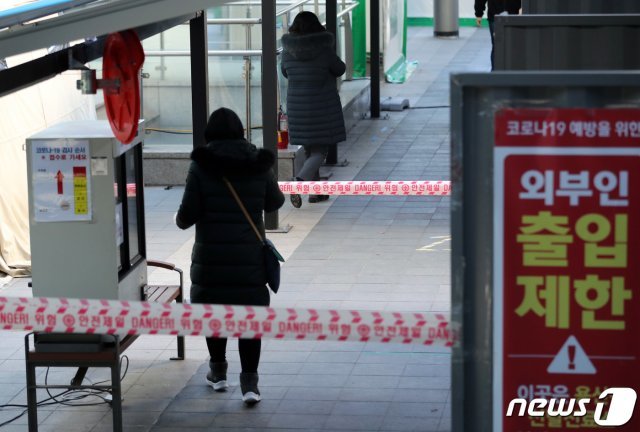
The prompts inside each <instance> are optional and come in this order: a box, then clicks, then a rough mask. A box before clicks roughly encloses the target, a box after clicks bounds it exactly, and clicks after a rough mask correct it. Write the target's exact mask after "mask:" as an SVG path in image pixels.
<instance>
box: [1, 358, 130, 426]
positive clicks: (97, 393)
mask: <svg viewBox="0 0 640 432" xmlns="http://www.w3.org/2000/svg"><path fill="white" fill-rule="evenodd" d="M124 360H126V364H125V368H124V372H123V373H122V376H121V377H120V381H122V380H123V379H124V377H125V376H127V371H128V370H129V357H127V356H126V355H123V356H122V357H120V369H121V370H122V364H123V361H124ZM49 370H50V368H47V372H46V373H45V378H44V385H45V386H46V385H47V382H48V379H49ZM108 381H109V380H103V381H98V382H96V383H90V384H91V385H100V384H103V383H106V382H108ZM46 390H47V394H48V395H49V397H48V398H46V399H43V400H41V401H39V402H38V403H37V404H36V405H37V406H38V407H43V406H50V405H66V406H96V405H103V404H108V403H111V400H110V399H108V398H107V397H106V396H103V395H102V394H103V393H109V394H110V393H111V392H110V391H109V390H108V389H105V390H95V389H89V390H82V389H69V390H65V391H63V392H61V393H58V394H57V395H52V394H51V392H50V391H49V389H48V388H46ZM92 396H93V397H97V398H100V399H102V401H101V402H89V403H71V402H73V401H79V400H82V399H85V398H88V397H92ZM60 397H64V399H63V400H58V398H60ZM4 408H23V411H22V412H21V413H20V414H18V415H16V416H15V417H13V418H11V419H9V420H6V421H4V422H2V423H0V428H1V427H3V426H6V425H8V424H10V423H13V422H14V421H16V420H18V419H19V418H20V417H22V416H23V415H25V414H26V413H27V412H28V411H29V406H28V405H24V404H4V405H0V410H2V409H4Z"/></svg>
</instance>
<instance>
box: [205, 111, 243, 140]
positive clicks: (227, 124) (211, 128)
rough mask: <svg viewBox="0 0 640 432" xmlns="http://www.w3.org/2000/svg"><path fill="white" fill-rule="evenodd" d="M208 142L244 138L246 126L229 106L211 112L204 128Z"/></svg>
mask: <svg viewBox="0 0 640 432" xmlns="http://www.w3.org/2000/svg"><path fill="white" fill-rule="evenodd" d="M204 138H205V140H206V141H207V142H211V141H217V140H227V139H242V138H244V127H243V126H242V121H241V120H240V118H239V117H238V115H237V114H236V113H234V112H233V111H232V110H230V109H229V108H219V109H217V110H215V111H214V112H212V113H211V116H210V117H209V121H208V122H207V127H206V128H205V130H204Z"/></svg>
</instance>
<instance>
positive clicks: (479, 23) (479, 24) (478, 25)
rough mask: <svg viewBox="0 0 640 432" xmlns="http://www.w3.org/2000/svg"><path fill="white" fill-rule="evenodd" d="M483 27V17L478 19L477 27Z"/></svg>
mask: <svg viewBox="0 0 640 432" xmlns="http://www.w3.org/2000/svg"><path fill="white" fill-rule="evenodd" d="M481 25H482V17H476V27H480V26H481Z"/></svg>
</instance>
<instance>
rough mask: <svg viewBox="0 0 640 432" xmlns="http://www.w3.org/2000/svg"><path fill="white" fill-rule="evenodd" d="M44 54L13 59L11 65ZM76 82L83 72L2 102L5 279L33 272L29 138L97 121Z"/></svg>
mask: <svg viewBox="0 0 640 432" xmlns="http://www.w3.org/2000/svg"><path fill="white" fill-rule="evenodd" d="M45 54H46V52H45V51H44V50H43V51H38V52H34V53H29V54H25V55H21V56H16V57H11V58H8V59H7V63H8V66H9V67H11V66H13V65H16V64H19V63H23V62H25V61H28V60H30V59H31V58H37V57H40V56H42V55H45ZM76 79H78V73H77V72H75V71H69V72H65V73H64V74H61V75H59V76H56V77H55V78H52V79H50V80H47V81H45V82H42V83H40V84H36V85H34V86H31V87H28V88H26V89H23V90H20V91H18V92H15V93H11V94H9V95H7V96H4V97H1V98H0V113H2V115H0V276H3V275H2V273H5V274H8V275H9V276H12V277H20V276H28V275H29V274H30V271H31V252H30V245H29V201H28V198H29V197H28V187H27V181H28V179H27V159H26V153H25V147H24V143H25V140H26V138H27V137H29V136H31V135H33V134H34V133H36V132H38V131H40V130H42V129H45V128H47V127H48V126H51V125H53V124H56V123H59V122H61V121H68V120H91V119H95V118H96V110H95V98H94V97H93V96H86V95H82V94H81V93H80V92H79V91H78V90H76Z"/></svg>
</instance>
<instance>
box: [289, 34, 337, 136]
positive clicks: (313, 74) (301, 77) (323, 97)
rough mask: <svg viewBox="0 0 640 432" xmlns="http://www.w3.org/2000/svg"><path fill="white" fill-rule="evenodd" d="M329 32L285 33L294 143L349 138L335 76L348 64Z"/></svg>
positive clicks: (291, 132)
mask: <svg viewBox="0 0 640 432" xmlns="http://www.w3.org/2000/svg"><path fill="white" fill-rule="evenodd" d="M333 40H334V38H333V35H332V34H331V33H329V32H319V33H308V34H294V33H288V34H285V35H283V36H282V47H283V53H282V63H281V69H282V74H283V75H284V76H285V77H287V78H288V79H289V89H288V91H287V115H288V116H289V137H290V140H291V144H295V145H303V146H313V145H327V144H336V143H338V142H340V141H344V140H345V139H346V132H345V127H344V117H343V114H342V104H341V103H340V96H339V95H338V89H337V86H336V78H337V77H339V76H340V75H342V74H344V72H345V70H346V66H345V64H344V63H343V62H342V60H340V57H338V56H337V55H336V53H335V49H334V45H333Z"/></svg>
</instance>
